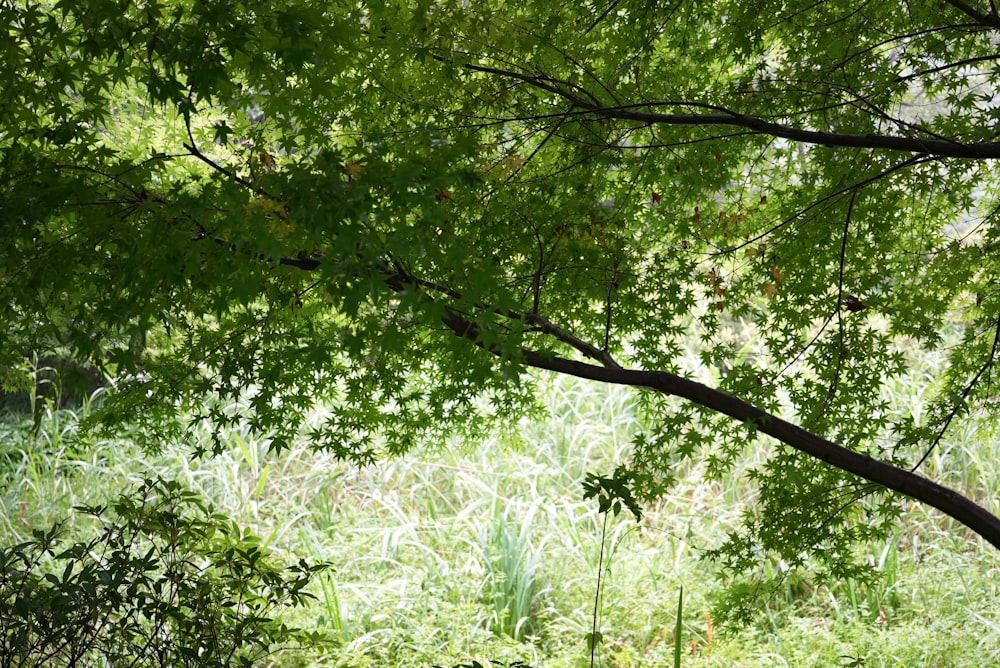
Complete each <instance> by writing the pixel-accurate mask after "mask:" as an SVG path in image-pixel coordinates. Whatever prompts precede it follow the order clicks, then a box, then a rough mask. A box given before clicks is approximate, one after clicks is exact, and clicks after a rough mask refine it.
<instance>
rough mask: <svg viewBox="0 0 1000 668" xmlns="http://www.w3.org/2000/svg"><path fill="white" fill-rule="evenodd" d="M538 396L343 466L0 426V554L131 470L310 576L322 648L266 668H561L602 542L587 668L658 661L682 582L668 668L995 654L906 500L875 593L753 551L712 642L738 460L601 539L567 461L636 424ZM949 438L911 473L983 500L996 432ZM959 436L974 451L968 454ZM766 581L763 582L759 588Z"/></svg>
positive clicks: (969, 555)
mask: <svg viewBox="0 0 1000 668" xmlns="http://www.w3.org/2000/svg"><path fill="white" fill-rule="evenodd" d="M897 389H899V390H900V391H903V390H906V389H907V388H906V387H905V386H901V387H899V388H897ZM543 396H545V397H546V407H547V408H549V409H550V411H551V413H552V416H551V417H550V418H545V419H542V420H537V421H527V422H524V423H522V424H520V425H519V428H518V430H517V432H516V435H514V436H508V437H491V438H488V439H486V440H483V441H477V442H469V443H461V442H452V443H451V446H452V447H450V448H447V449H444V448H438V449H436V450H430V451H428V450H420V451H417V452H414V453H411V454H410V455H408V456H405V457H402V458H397V459H395V460H393V461H391V462H385V463H382V464H379V465H377V466H372V467H365V468H358V467H354V466H351V465H347V464H345V463H343V462H340V461H337V460H336V459H335V458H334V457H332V456H331V455H329V454H316V453H314V452H312V451H311V450H310V449H309V448H308V446H307V445H306V444H297V445H296V446H295V447H292V448H290V449H288V450H286V451H285V452H283V453H281V454H280V455H278V454H273V453H268V451H267V444H266V442H263V441H260V440H254V439H252V438H250V437H249V436H248V435H247V433H246V431H245V430H243V431H233V432H231V433H229V434H228V435H227V440H226V443H227V445H228V446H230V447H228V448H227V450H226V452H225V453H223V454H222V455H220V456H219V457H216V458H212V459H206V460H201V461H197V462H192V460H191V459H190V457H189V456H188V453H189V450H188V449H187V448H169V447H168V448H166V449H165V450H164V451H163V452H161V453H160V454H158V455H150V454H145V453H143V452H142V451H141V450H139V449H137V448H135V447H134V446H132V445H130V444H129V443H128V442H105V443H101V444H97V445H96V446H95V447H92V448H89V449H88V450H86V451H85V452H75V451H74V448H73V440H72V439H71V438H69V437H68V435H69V434H70V433H71V431H70V429H69V428H70V427H71V426H72V423H73V422H74V416H73V415H72V414H70V413H65V412H64V413H59V414H55V415H52V416H50V417H46V418H45V419H44V420H43V422H42V430H41V431H40V432H38V433H37V435H36V436H34V437H33V436H32V432H31V430H30V428H29V426H28V425H25V426H24V428H23V429H14V428H13V427H12V426H11V427H8V431H7V432H6V433H5V434H4V436H3V438H2V441H0V442H2V444H3V447H4V452H5V453H6V454H7V456H8V464H7V466H6V467H5V474H4V479H3V483H4V484H3V487H2V488H3V489H4V490H5V491H4V494H3V498H2V500H3V503H4V508H6V512H5V513H4V517H6V518H7V520H8V521H7V522H6V523H5V526H4V527H3V542H4V543H5V544H14V543H16V542H19V541H21V540H28V539H30V531H31V528H32V527H36V528H37V527H46V526H48V525H50V524H51V523H52V522H53V521H54V520H55V519H58V518H63V517H66V516H67V515H69V513H70V507H71V506H73V505H80V504H85V503H95V504H96V503H100V504H103V503H106V502H107V500H113V499H115V498H116V497H117V496H118V495H119V494H120V490H121V489H123V488H125V489H129V488H131V487H132V486H133V485H135V484H141V479H142V478H143V477H144V476H148V475H152V476H156V477H163V478H168V479H171V480H175V481H177V482H179V483H180V484H181V485H183V486H184V487H185V488H186V489H188V490H189V491H190V492H193V493H196V494H198V495H199V496H200V497H202V498H204V499H212V503H213V505H214V506H215V509H216V511H217V512H218V513H219V514H221V515H224V516H226V517H227V518H229V520H230V521H232V522H237V523H238V524H240V525H242V526H243V527H245V528H244V529H243V531H244V532H245V533H246V532H252V533H254V534H256V535H258V536H260V537H261V539H260V542H259V543H258V545H259V547H260V548H261V550H262V551H264V552H267V553H269V554H270V556H269V559H270V560H271V561H272V562H273V563H277V564H287V565H293V564H295V563H296V562H297V560H298V559H299V558H303V557H304V558H306V559H307V560H309V561H310V562H315V563H320V562H324V561H326V562H329V563H330V565H331V568H330V569H328V570H325V571H322V572H320V573H318V574H317V575H316V576H315V577H314V578H313V581H312V583H311V585H310V586H309V587H308V589H307V590H306V592H307V593H310V594H312V595H314V596H315V599H310V600H307V601H305V605H304V606H302V607H300V608H297V609H290V608H289V609H286V610H285V611H284V612H283V613H282V614H281V616H280V619H281V620H282V621H283V622H284V623H285V624H287V625H288V626H289V627H298V628H300V629H303V630H305V631H308V632H313V633H321V634H322V635H323V636H324V637H325V638H326V639H327V641H328V642H327V643H326V644H325V645H322V646H320V649H319V650H318V651H313V652H310V653H304V652H303V650H301V649H297V650H294V651H286V652H282V653H278V654H275V655H274V657H273V665H276V666H294V665H304V666H305V665H317V666H323V665H330V666H345V667H346V666H383V665H393V666H406V667H414V668H416V667H419V668H428V667H429V666H432V665H440V666H446V667H448V668H452V667H454V666H459V665H472V662H473V661H479V662H480V663H481V664H482V665H483V666H492V667H493V668H496V666H498V665H505V664H512V663H514V662H516V661H521V662H522V663H525V664H527V665H529V666H533V667H535V668H541V667H542V666H544V667H546V668H547V667H549V666H554V667H556V668H559V667H566V668H569V667H572V668H582V667H583V666H587V665H589V661H590V655H589V651H588V645H587V634H588V633H591V630H592V624H593V622H592V614H593V612H594V600H595V594H596V593H597V592H596V586H597V580H598V573H599V571H598V561H599V559H600V554H601V549H602V537H603V547H604V555H605V556H604V559H605V563H604V566H605V570H604V575H603V578H602V592H601V596H600V604H599V608H598V615H599V618H598V622H597V630H598V632H599V633H601V634H602V636H603V639H602V641H601V642H599V643H598V644H597V647H596V652H595V654H596V662H597V664H596V665H601V666H609V667H610V666H617V667H619V668H632V667H639V666H663V665H667V666H669V665H673V651H674V645H673V639H674V626H675V620H676V615H677V603H678V596H679V594H680V591H681V588H682V587H683V594H684V599H683V615H682V619H681V621H682V627H681V628H682V631H681V635H680V639H681V647H682V656H681V666H682V667H684V668H699V667H709V666H711V667H717V668H722V667H727V668H732V667H733V666H742V667H743V668H758V667H783V666H796V668H798V667H804V668H811V667H814V668H829V667H831V666H836V667H838V668H839V667H842V666H850V665H859V666H867V667H868V668H875V667H895V666H907V667H910V666H913V667H917V668H924V667H926V668H931V667H934V668H936V667H937V666H949V667H955V668H964V667H975V666H982V665H984V664H985V665H991V664H992V663H995V662H996V660H997V658H998V656H997V654H996V648H997V647H998V646H1000V628H998V627H997V626H996V624H995V623H994V621H993V620H995V619H996V617H997V614H998V611H1000V596H998V593H997V589H996V586H995V582H996V578H997V563H996V559H995V558H994V557H993V555H992V553H991V552H990V551H988V550H987V549H986V548H985V547H984V545H983V544H982V542H981V541H980V542H977V541H975V540H969V537H968V534H967V533H965V532H963V530H961V529H960V528H959V527H957V526H956V523H955V522H954V521H951V520H949V519H948V518H946V517H944V516H942V515H941V514H940V513H937V512H935V511H929V510H926V509H924V508H921V507H920V506H919V505H917V504H915V503H910V502H908V503H906V504H905V507H904V510H905V512H906V515H907V517H908V518H909V520H910V521H909V522H908V523H907V525H906V526H905V527H900V528H898V529H897V530H896V531H894V532H892V533H891V534H889V535H887V536H886V537H885V538H884V539H883V540H881V541H878V542H876V543H874V544H872V545H870V546H866V547H865V548H864V550H863V551H862V552H861V553H860V554H859V556H861V557H862V558H863V559H864V560H866V561H868V562H870V563H871V564H872V566H873V567H874V568H876V569H878V570H879V572H880V574H881V576H882V578H881V580H880V581H879V582H878V583H873V584H867V585H866V584H865V583H863V582H860V581H850V580H844V581H839V582H831V583H828V584H826V585H822V584H817V583H815V581H814V580H813V579H812V578H811V577H810V572H809V569H808V568H804V569H796V570H790V569H788V568H787V567H786V566H785V565H782V564H781V562H780V560H779V559H777V558H768V559H762V560H761V562H760V563H759V565H758V572H757V575H759V577H760V579H761V589H760V591H759V592H758V597H757V599H756V606H757V608H756V615H755V618H754V619H755V621H754V623H753V624H751V625H749V626H747V627H745V628H728V629H727V628H724V627H723V626H722V625H721V624H719V621H718V618H717V617H716V616H715V615H714V613H713V607H714V604H715V603H716V597H717V596H718V594H719V592H720V591H721V590H722V589H723V588H724V587H725V586H726V585H727V584H728V583H729V582H731V579H732V578H731V574H727V573H725V572H723V571H721V570H719V569H718V568H716V567H714V566H713V565H712V564H711V563H710V562H706V561H705V560H704V559H703V555H704V552H705V551H706V550H707V549H710V548H711V547H712V546H713V545H715V544H716V543H717V542H718V541H719V540H720V539H722V538H723V537H724V536H725V534H726V533H727V532H728V531H730V530H732V529H734V528H736V527H738V526H739V523H740V519H741V513H742V512H743V511H745V510H747V509H748V508H750V507H752V505H753V504H754V502H755V491H754V485H753V483H752V481H750V480H748V479H747V478H746V476H745V471H746V470H747V469H749V468H750V467H752V466H753V465H754V464H755V463H756V462H755V461H754V460H753V459H752V458H748V459H747V460H746V461H744V462H742V463H741V465H740V469H741V470H740V471H734V473H733V474H732V475H731V476H728V477H726V478H725V479H722V480H711V479H709V478H708V477H707V476H706V475H705V468H704V466H703V465H692V467H691V469H689V470H686V471H683V472H681V473H683V474H684V475H683V476H681V478H682V480H681V482H679V483H678V485H677V486H676V487H675V489H674V490H673V492H672V493H671V494H669V495H666V496H665V497H663V498H662V499H661V500H660V501H659V502H658V503H657V504H653V505H650V506H647V507H646V508H645V512H644V518H643V521H642V523H641V524H636V522H635V521H634V520H633V519H632V518H631V517H629V516H627V515H619V516H617V517H615V516H614V515H609V516H608V518H607V528H606V531H604V530H603V527H604V526H605V517H604V516H603V515H602V514H601V513H600V512H599V509H598V504H597V503H595V502H593V501H584V500H583V498H582V493H581V492H582V489H581V485H580V480H581V478H582V476H583V475H584V472H585V471H586V470H587V469H588V468H589V469H592V470H593V469H597V470H601V469H603V468H605V467H610V466H612V465H613V464H614V462H616V461H619V460H620V459H621V457H623V456H624V455H625V451H626V450H627V447H628V442H629V437H630V435H631V433H632V432H633V431H634V430H636V429H637V428H638V426H639V424H638V416H637V413H636V408H637V407H636V401H635V398H634V397H633V396H631V395H630V394H629V393H628V392H627V391H626V390H623V389H620V388H619V389H610V390H605V389H602V388H600V387H599V386H594V385H588V384H582V383H580V382H577V381H569V382H560V383H558V384H556V385H554V386H551V387H547V388H546V390H545V392H544V394H543ZM910 399H911V401H912V402H914V403H917V402H919V401H921V400H922V398H921V397H919V396H917V397H912V396H911V397H910ZM967 429H968V431H965V432H963V433H961V434H956V435H955V437H954V438H953V439H952V438H949V439H947V440H946V441H945V442H944V443H943V444H942V449H941V450H940V451H938V452H937V453H935V456H934V457H933V458H932V459H931V460H929V462H928V464H929V467H930V472H932V473H935V474H937V473H938V472H940V474H941V475H942V477H944V478H945V479H947V480H948V481H949V482H950V483H952V484H955V485H958V484H964V483H968V482H970V481H971V480H973V479H978V480H981V484H982V488H983V489H984V490H995V489H996V488H997V484H998V473H997V470H996V466H994V465H992V464H991V462H996V461H997V456H998V455H1000V453H998V452H997V447H998V446H997V440H996V438H995V437H994V434H993V433H992V432H991V431H990V429H989V426H988V425H987V424H986V423H983V422H975V423H970V424H969V426H968V427H967ZM60 434H62V436H61V435H60ZM201 438H205V439H207V438H208V435H207V434H204V433H203V434H202V436H201ZM973 442H975V443H979V444H982V445H981V449H974V448H971V447H969V443H973ZM241 443H242V446H241V445H240V444H241ZM765 456H766V453H754V454H753V455H752V457H765ZM505 513H506V518H507V520H508V526H509V525H510V524H511V523H514V522H517V523H518V524H519V526H520V528H521V531H520V534H519V535H520V536H521V537H522V538H523V539H524V542H525V544H526V545H527V550H526V551H524V552H520V550H514V551H512V552H509V553H507V555H506V557H507V558H508V559H509V563H521V564H522V565H527V564H528V563H530V562H532V561H533V562H534V564H535V570H534V576H535V579H534V583H535V593H534V594H533V595H530V596H529V595H525V593H524V592H523V591H522V592H521V593H520V594H517V593H515V592H516V588H513V587H512V588H511V593H512V594H513V595H514V596H520V598H521V600H523V599H525V598H530V599H531V608H530V610H531V612H530V614H531V615H532V616H531V618H530V623H529V622H525V621H523V620H517V622H520V626H521V628H522V629H524V630H525V631H526V633H525V634H524V636H523V637H522V638H521V639H520V640H514V639H513V638H512V637H511V635H510V634H508V629H505V628H502V627H501V626H500V625H499V624H498V623H497V619H498V617H497V616H496V608H497V606H496V605H495V603H496V599H495V598H494V596H495V592H496V589H495V588H494V583H495V581H493V580H491V578H490V571H489V566H488V558H487V556H486V553H485V552H484V550H483V539H484V537H485V536H488V535H490V532H491V531H495V530H496V529H497V528H498V527H499V526H501V521H502V520H503V518H504V514H505ZM85 520H86V518H85V517H81V516H75V517H74V518H73V520H72V521H71V522H69V523H67V525H66V526H65V530H66V532H67V541H69V539H70V537H71V536H72V535H73V534H74V533H76V534H79V532H84V531H88V530H89V527H90V524H89V523H88V522H86V521H85ZM521 555H523V557H524V560H523V561H520V562H518V557H519V556H521ZM139 556H142V554H140V555H139ZM493 556H502V555H501V554H500V553H499V552H494V553H493ZM57 574H61V569H59V570H58V571H57ZM772 574H783V577H782V578H781V579H780V580H778V582H777V584H774V585H772V586H770V587H769V586H767V584H766V583H767V580H768V577H769V575H772ZM522 582H523V580H522ZM514 626H516V624H511V625H510V627H508V628H510V629H512V628H513V627H514ZM855 659H857V660H859V661H860V662H859V663H852V661H854V660H855ZM491 661H492V664H491V663H490V662H491ZM50 665H59V664H50ZM153 665H155V664H153ZM257 665H271V664H269V663H268V662H267V661H262V662H260V663H259V664H257Z"/></svg>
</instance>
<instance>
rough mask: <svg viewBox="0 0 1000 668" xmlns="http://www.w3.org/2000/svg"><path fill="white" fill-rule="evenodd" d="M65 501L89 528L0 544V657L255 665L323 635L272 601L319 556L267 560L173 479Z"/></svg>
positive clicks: (7, 661)
mask: <svg viewBox="0 0 1000 668" xmlns="http://www.w3.org/2000/svg"><path fill="white" fill-rule="evenodd" d="M77 510H78V511H79V512H81V513H82V514H84V515H89V516H92V517H93V518H95V519H96V522H97V527H98V531H97V535H96V536H95V537H93V538H91V539H90V540H84V541H77V542H73V543H72V544H70V545H69V546H68V547H64V546H63V545H62V542H63V541H62V540H61V536H62V534H63V533H64V531H63V530H62V526H61V525H59V524H57V525H55V526H54V527H52V528H51V529H49V530H38V529H36V530H34V531H33V537H32V539H31V540H29V541H26V542H23V543H21V544H18V545H14V546H13V547H8V548H3V549H0V666H2V667H6V666H47V667H51V666H78V665H118V666H124V665H128V666H171V667H175V666H198V667H199V668H202V667H206V666H207V667H216V666H251V665H253V666H257V665H260V664H261V663H262V662H263V661H265V659H266V658H267V657H268V656H270V655H271V654H273V653H274V652H275V651H277V650H280V649H283V648H288V647H291V646H300V645H301V646H311V647H312V648H318V647H320V646H321V645H322V644H323V642H324V640H325V639H324V638H323V637H321V636H319V635H318V634H315V633H308V632H305V631H303V630H301V629H296V628H290V627H288V626H287V625H285V624H284V623H283V622H282V621H281V613H282V612H283V611H285V610H287V609H290V608H293V607H295V606H298V605H300V604H301V603H303V601H304V600H305V598H307V597H308V594H306V593H305V592H304V587H305V586H306V584H307V583H308V582H309V579H310V576H311V575H312V574H313V573H314V572H316V571H318V570H321V569H323V568H325V565H310V564H307V563H306V562H305V561H299V562H298V563H297V564H295V565H293V566H291V567H288V568H282V567H278V566H276V565H275V564H274V563H273V559H272V558H271V557H270V556H269V555H267V554H266V553H265V551H264V550H263V549H261V547H260V545H259V541H258V540H257V539H256V538H255V537H253V536H251V535H248V534H246V533H244V532H241V530H240V529H239V528H238V527H237V526H236V525H235V524H233V523H230V522H229V521H227V520H226V519H225V518H223V517H222V516H220V515H217V514H214V513H213V512H212V510H211V508H209V507H208V506H206V505H205V504H204V503H203V502H202V500H201V499H200V497H199V496H198V495H197V494H195V493H193V492H190V491H187V490H185V489H183V488H182V487H181V485H180V484H178V483H176V482H173V481H167V480H163V479H155V480H145V481H144V482H143V483H142V484H141V485H140V486H139V487H138V488H137V489H136V490H135V491H134V492H132V493H129V494H123V495H121V496H120V497H119V498H118V499H117V500H116V501H115V502H114V503H113V504H112V508H111V509H110V511H109V509H108V508H106V507H81V508H78V509H77Z"/></svg>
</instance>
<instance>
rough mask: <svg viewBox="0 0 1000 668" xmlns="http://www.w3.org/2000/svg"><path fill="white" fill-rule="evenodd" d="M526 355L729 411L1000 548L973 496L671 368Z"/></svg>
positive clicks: (998, 523)
mask: <svg viewBox="0 0 1000 668" xmlns="http://www.w3.org/2000/svg"><path fill="white" fill-rule="evenodd" d="M456 333H458V332H456ZM522 354H523V355H524V361H525V363H526V364H528V365H529V366H532V367H535V368H538V369H546V370H548V371H555V372H556V373H563V374H567V375H570V376H576V377H577V378H584V379H587V380H595V381H599V382H602V383H611V384H615V385H631V386H633V387H640V388H648V389H651V390H655V391H657V392H662V393H663V394H668V395H671V396H675V397H680V398H682V399H687V400H688V401H691V402H693V403H695V404H698V405H699V406H703V407H705V408H708V409H709V410H712V411H715V412H717V413H721V414H723V415H728V416H729V417H731V418H733V419H735V420H740V421H741V422H747V423H750V424H752V425H754V426H755V427H756V428H757V430H758V431H760V432H761V433H763V434H767V435H768V436H771V437H773V438H775V439H777V440H778V441H780V442H782V443H784V444H785V445H788V446H790V447H793V448H795V449H796V450H798V451H799V452H802V453H805V454H807V455H809V456H810V457H815V458H816V459H819V460H821V461H824V462H826V463H827V464H829V465H831V466H833V467H835V468H838V469H840V470H841V471H846V472H847V473H851V474H854V475H856V476H858V477H860V478H863V479H865V480H868V481H870V482H873V483H875V484H877V485H881V486H882V487H886V488H888V489H891V490H893V491H896V492H899V493H900V494H904V495H906V496H908V497H910V498H912V499H915V500H917V501H920V502H922V503H926V504H927V505H930V506H933V507H935V508H937V509H938V510H940V511H941V512H943V513H944V514H946V515H948V516H949V517H952V518H954V519H956V520H958V521H959V522H961V523H962V524H964V525H965V526H967V527H969V528H970V529H972V530H973V531H974V532H975V533H977V534H979V535H980V536H982V537H983V538H984V539H985V540H986V541H987V542H989V543H990V544H991V545H993V546H994V547H996V548H998V549H1000V518H997V517H996V516H994V515H993V514H991V513H990V512H989V511H987V510H986V509H985V508H983V507H981V506H979V505H977V504H976V503H974V502H973V501H971V500H970V499H967V498H966V497H964V496H962V495H961V494H959V493H957V492H955V491H953V490H950V489H948V488H947V487H943V486H942V485H939V484H937V483H935V482H932V481H931V480H928V479H927V478H924V477H923V476H919V475H917V474H915V473H911V472H910V471H907V470H905V469H900V468H896V467H895V466H892V465H890V464H886V463H885V462H882V461H879V460H877V459H873V458H871V457H868V456H867V455H862V454H860V453H857V452H854V451H853V450H849V449H847V448H845V447H843V446H841V445H838V444H836V443H834V442H833V441H828V440H827V439H825V438H822V437H820V436H817V435H816V434H813V433H811V432H809V431H806V430H805V429H803V428H802V427H799V426H797V425H794V424H792V423H790V422H787V421H785V420H782V419H781V418H779V417H776V416H774V415H772V414H770V413H767V412H766V411H764V410H761V409H760V408H757V407H756V406H752V405H751V404H748V403H746V402H745V401H742V400H741V399H738V398H736V397H733V396H730V395H728V394H725V393H723V392H719V391H718V390H715V389H712V388H710V387H708V386H707V385H702V384H701V383H697V382H695V381H692V380H688V379H687V378H682V377H681V376H678V375H676V374H672V373H668V372H666V371H639V370H631V369H608V368H605V367H599V366H595V365H592V364H586V363H583V362H577V361H574V360H568V359H563V358H560V357H546V356H544V355H540V354H539V353H536V352H533V351H523V353H522Z"/></svg>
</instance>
